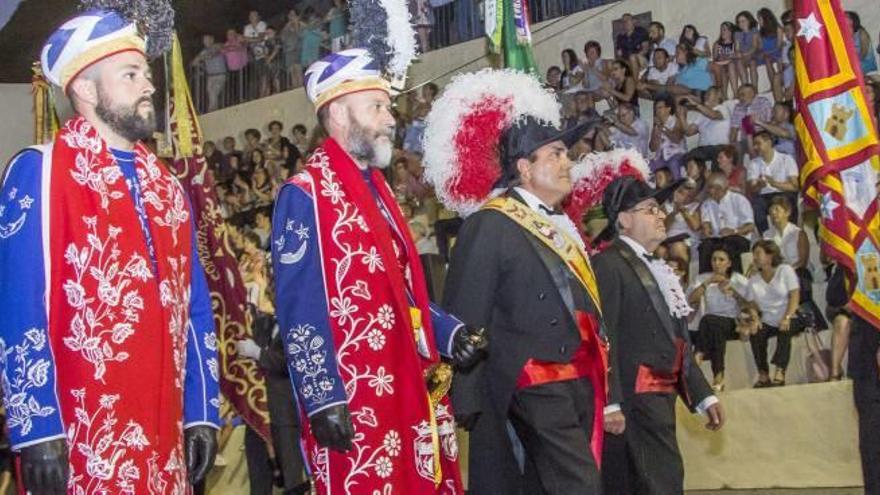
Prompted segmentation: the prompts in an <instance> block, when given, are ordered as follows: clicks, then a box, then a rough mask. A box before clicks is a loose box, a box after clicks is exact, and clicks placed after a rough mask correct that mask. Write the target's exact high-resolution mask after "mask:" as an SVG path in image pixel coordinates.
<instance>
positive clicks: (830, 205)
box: [822, 193, 840, 220]
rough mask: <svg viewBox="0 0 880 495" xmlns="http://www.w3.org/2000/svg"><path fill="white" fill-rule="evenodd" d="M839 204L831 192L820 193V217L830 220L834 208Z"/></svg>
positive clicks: (832, 216)
mask: <svg viewBox="0 0 880 495" xmlns="http://www.w3.org/2000/svg"><path fill="white" fill-rule="evenodd" d="M838 206H840V205H839V204H838V203H837V202H836V201H834V199H833V198H832V197H831V193H825V194H823V195H822V217H823V218H826V219H828V220H832V219H833V218H834V210H836V209H837V207H838Z"/></svg>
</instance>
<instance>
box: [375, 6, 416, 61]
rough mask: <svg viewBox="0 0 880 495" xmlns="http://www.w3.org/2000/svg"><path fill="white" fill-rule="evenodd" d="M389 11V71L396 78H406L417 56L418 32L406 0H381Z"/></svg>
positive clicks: (386, 10)
mask: <svg viewBox="0 0 880 495" xmlns="http://www.w3.org/2000/svg"><path fill="white" fill-rule="evenodd" d="M380 3H381V5H382V8H384V9H385V12H387V13H388V19H387V22H388V39H387V43H388V47H389V48H390V49H391V60H390V61H389V62H388V72H390V73H391V74H392V75H394V77H395V78H405V77H406V71H407V69H409V66H410V64H412V61H413V59H415V58H416V32H415V29H413V26H412V21H411V19H410V13H409V7H408V6H407V3H406V0H380Z"/></svg>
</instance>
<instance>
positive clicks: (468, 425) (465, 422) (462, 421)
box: [455, 412, 481, 431]
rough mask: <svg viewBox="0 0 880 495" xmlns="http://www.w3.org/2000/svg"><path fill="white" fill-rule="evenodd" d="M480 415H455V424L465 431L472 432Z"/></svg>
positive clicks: (476, 413)
mask: <svg viewBox="0 0 880 495" xmlns="http://www.w3.org/2000/svg"><path fill="white" fill-rule="evenodd" d="M480 414H481V413H478V412H475V413H470V414H456V415H455V424H456V426H458V427H459V428H462V429H464V430H465V431H472V430H473V429H474V426H477V420H478V419H480Z"/></svg>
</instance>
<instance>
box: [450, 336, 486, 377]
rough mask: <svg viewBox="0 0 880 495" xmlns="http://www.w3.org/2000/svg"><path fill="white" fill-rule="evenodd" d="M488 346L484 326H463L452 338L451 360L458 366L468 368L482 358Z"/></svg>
mask: <svg viewBox="0 0 880 495" xmlns="http://www.w3.org/2000/svg"><path fill="white" fill-rule="evenodd" d="M488 346H489V340H488V338H487V337H486V329H485V328H472V327H464V328H462V329H461V330H459V331H458V332H457V333H456V334H455V338H454V339H453V342H452V361H453V363H454V364H455V366H456V367H458V368H461V369H467V368H470V367H471V366H473V365H474V364H476V363H477V361H479V360H480V359H482V358H483V354H485V350H486V347H488Z"/></svg>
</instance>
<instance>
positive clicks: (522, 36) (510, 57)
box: [501, 0, 538, 75]
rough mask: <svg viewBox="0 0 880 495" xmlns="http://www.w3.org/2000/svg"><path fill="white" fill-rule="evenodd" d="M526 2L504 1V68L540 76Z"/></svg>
mask: <svg viewBox="0 0 880 495" xmlns="http://www.w3.org/2000/svg"><path fill="white" fill-rule="evenodd" d="M525 2H526V0H503V4H504V27H503V30H502V31H503V32H502V40H501V44H502V53H503V54H504V67H505V68H510V69H518V70H521V71H523V72H531V73H533V74H535V75H538V65H537V64H536V63H535V55H534V54H533V53H532V42H531V35H530V33H529V25H528V23H529V21H528V15H527V14H526V12H525V5H524V4H525ZM514 4H516V6H515V5H514ZM518 28H519V32H518V31H517V29H518Z"/></svg>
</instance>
